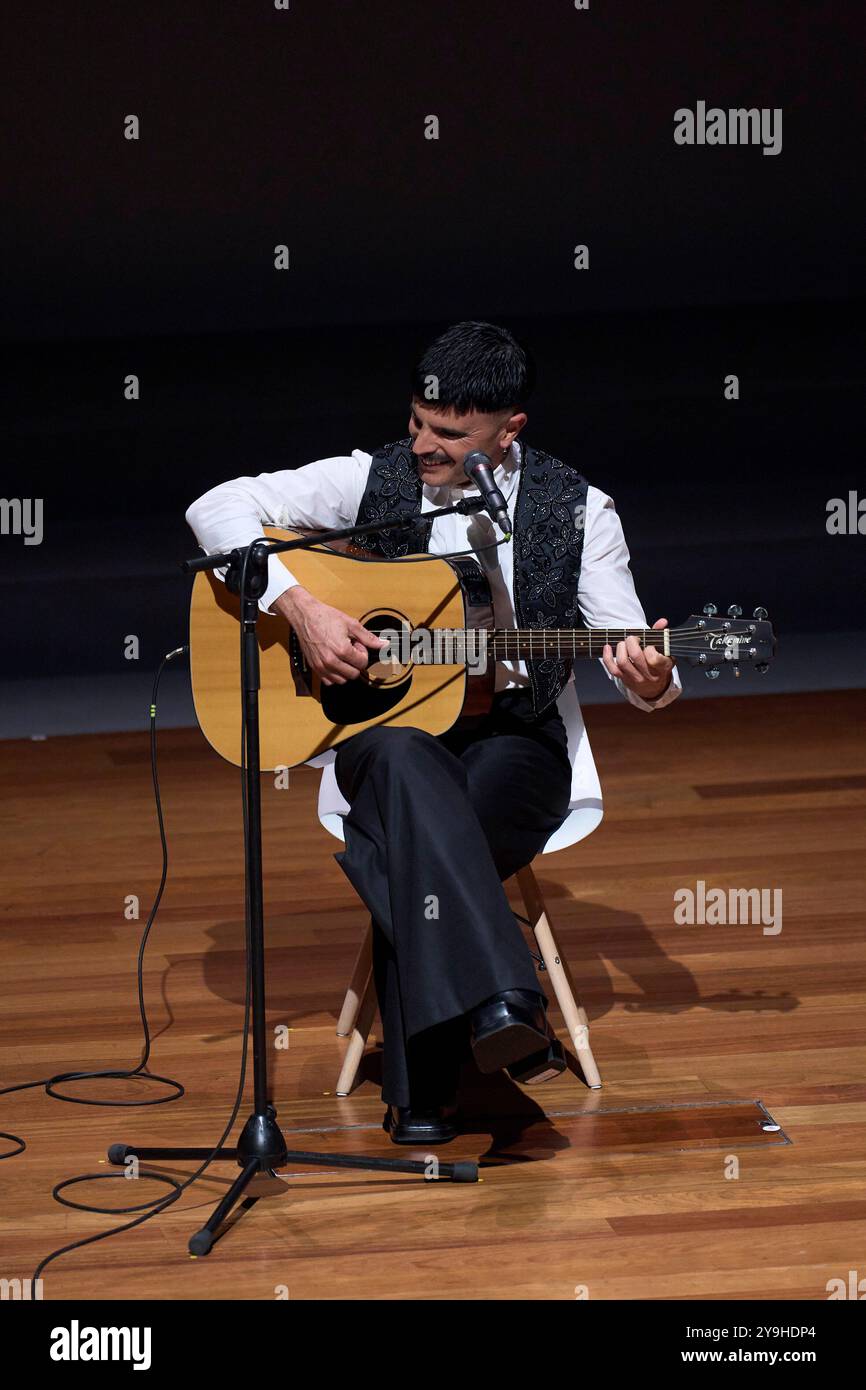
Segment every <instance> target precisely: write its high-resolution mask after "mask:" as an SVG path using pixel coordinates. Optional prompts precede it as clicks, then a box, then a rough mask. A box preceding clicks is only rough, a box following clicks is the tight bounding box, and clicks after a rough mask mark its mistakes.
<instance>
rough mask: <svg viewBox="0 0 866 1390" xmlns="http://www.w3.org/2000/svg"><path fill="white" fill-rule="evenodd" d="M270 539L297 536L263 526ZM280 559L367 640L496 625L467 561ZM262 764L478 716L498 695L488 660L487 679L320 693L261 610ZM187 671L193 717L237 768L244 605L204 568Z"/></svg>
mask: <svg viewBox="0 0 866 1390" xmlns="http://www.w3.org/2000/svg"><path fill="white" fill-rule="evenodd" d="M264 534H265V535H266V536H269V537H272V538H274V539H276V540H292V539H293V538H294V537H295V536H297V535H300V534H301V533H300V532H298V531H281V530H277V529H275V528H273V527H265V528H264ZM279 558H280V560H281V561H282V562H283V563H284V564H285V565H286V567H287V568H288V569H290V570H291V572H292V574H293V575H294V576H295V577H296V578H297V579H298V581H299V582H300V583H301V584H303V586H304V588H306V589H309V591H310V593H312V594H315V596H316V598H318V599H321V600H322V602H324V603H329V604H331V605H332V606H333V607H334V608H339V609H340V610H341V611H342V612H344V613H348V614H349V615H350V616H351V617H353V618H357V619H358V621H359V622H361V623H363V624H364V625H365V626H366V627H369V628H370V629H371V630H372V631H374V632H375V631H378V630H382V629H394V628H397V629H400V628H406V627H407V626H408V629H409V630H414V629H416V628H456V629H465V628H479V627H486V628H492V627H493V605H492V600H491V595H490V588H489V585H488V583H487V580H486V578H485V576H484V573H483V571H482V570H481V568H480V566H479V565H478V564H477V562H476V561H474V560H469V559H461V560H443V559H438V558H435V557H429V556H423V557H422V556H413V555H407V556H404V557H403V558H401V559H397V560H380V559H378V558H374V559H367V558H364V552H362V551H357V550H352V549H346V550H337V549H336V548H334V547H324V546H323V547H322V548H321V549H320V550H293V551H289V552H288V553H282V554H280V556H279ZM258 644H259V660H260V669H261V691H260V698H259V718H260V734H261V767H262V770H263V771H269V770H273V769H274V768H276V767H297V766H298V765H299V764H300V763H304V762H307V761H309V759H310V758H314V757H316V756H317V755H318V754H319V753H324V752H326V751H327V750H328V749H330V748H336V747H337V746H338V745H339V744H341V743H344V742H345V741H346V739H348V738H351V737H352V735H353V734H356V733H360V732H361V730H362V729H369V728H371V727H373V726H375V725H379V724H385V725H388V726H390V727H393V728H405V727H407V726H411V727H413V728H416V729H424V730H425V731H426V732H427V733H430V734H434V735H438V734H443V733H445V732H446V731H447V730H448V729H450V728H452V726H453V725H454V724H456V723H457V722H458V720H468V719H471V718H474V717H476V716H478V715H483V714H484V713H486V711H487V710H488V709H489V708H490V705H491V702H492V699H493V691H494V687H495V679H496V674H495V663H494V662H492V661H491V662H489V663H488V669H486V670H485V671H484V672H483V673H475V672H470V671H469V670H468V669H467V666H466V664H465V663H463V662H461V663H459V664H457V665H444V664H428V665H425V664H415V663H409V664H408V665H402V666H401V665H398V664H383V663H380V662H378V661H377V660H376V656H375V653H373V652H371V658H372V664H371V665H370V666H369V667H368V669H367V670H366V671H362V672H361V673H360V675H359V676H358V677H357V678H356V679H354V680H349V681H347V682H346V683H345V684H344V685H330V686H327V685H322V684H321V682H320V680H319V678H318V677H317V676H315V675H314V674H312V673H311V672H306V669H305V662H304V660H303V654H302V652H301V650H300V644H299V643H298V642H297V639H296V638H295V637H294V635H293V633H292V630H291V628H290V626H289V624H288V623H287V622H286V620H285V618H282V617H278V616H276V615H275V614H271V613H261V612H260V613H259V619H258ZM190 672H191V679H192V693H193V701H194V703H195V712H196V718H197V719H198V722H199V725H200V726H201V729H202V732H203V733H204V735H205V738H206V739H207V740H208V742H209V743H210V744H211V745H212V747H213V748H214V749H215V750H216V752H217V753H219V754H220V756H221V757H223V758H225V759H226V760H227V761H228V762H231V763H234V764H236V765H237V766H240V763H241V710H240V600H239V598H238V597H237V596H236V595H235V594H233V593H231V592H230V591H229V590H228V589H227V588H226V586H225V584H224V583H223V582H222V580H221V579H217V578H215V577H214V575H213V574H212V573H211V572H210V571H201V572H200V573H198V574H197V575H196V578H195V581H194V584H193V590H192V600H191V605H190Z"/></svg>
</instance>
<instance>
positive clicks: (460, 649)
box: [413, 627, 671, 665]
mask: <svg viewBox="0 0 866 1390" xmlns="http://www.w3.org/2000/svg"><path fill="white" fill-rule="evenodd" d="M420 631H422V630H419V635H420ZM670 636H671V633H670V629H669V628H662V629H660V630H659V631H654V630H653V629H652V628H647V627H595V628H549V629H544V628H533V629H529V628H508V627H505V628H503V627H500V628H492V629H485V628H432V629H429V630H428V638H427V640H426V641H424V643H423V644H419V645H418V646H417V647H416V648H415V650H414V651H413V658H414V660H415V661H416V662H419V663H421V664H428V663H430V664H434V665H435V664H438V663H445V664H452V663H454V662H455V661H456V662H461V661H465V660H466V659H467V656H468V655H469V653H479V652H480V651H482V650H483V651H485V652H486V653H487V655H488V657H492V658H493V659H494V660H496V661H519V660H522V659H526V660H528V661H543V660H544V659H545V658H548V657H549V658H552V659H553V660H559V658H560V657H561V658H562V659H563V660H566V659H568V660H569V661H571V660H572V659H573V658H575V657H578V656H589V657H600V656H601V655H602V652H603V651H604V648H605V647H606V646H608V645H610V646H611V647H612V648H613V649H614V650H616V645H617V643H618V642H624V641H625V639H626V638H627V637H636V638H637V639H638V641H639V642H640V644H641V646H642V647H655V648H656V649H657V650H658V651H662V652H665V653H667V652H669V650H670Z"/></svg>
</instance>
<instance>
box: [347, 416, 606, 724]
mask: <svg viewBox="0 0 866 1390" xmlns="http://www.w3.org/2000/svg"><path fill="white" fill-rule="evenodd" d="M587 487H588V483H587V481H586V479H585V478H584V477H583V476H582V474H580V473H578V472H577V470H576V469H575V468H572V467H571V466H570V465H569V464H567V463H563V462H562V460H561V459H558V458H554V457H553V455H552V454H548V453H545V452H544V451H543V450H542V449H533V448H530V447H529V446H528V445H523V459H522V466H521V469H520V482H519V485H518V489H517V498H516V501H515V505H514V518H513V524H514V535H513V537H512V545H513V547H514V586H513V587H514V611H515V616H516V619H517V625H518V627H519V628H522V629H530V630H531V631H533V632H536V631H537V632H543V631H548V630H551V629H552V630H555V629H557V628H575V627H579V626H582V624H581V623H580V620H579V614H578V607H577V586H578V580H579V578H580V562H581V557H582V555H583V539H584V522H585V518H586V493H587ZM422 488H423V484H422V482H421V479H420V477H419V476H418V470H417V468H416V466H415V457H414V455H413V453H412V440H411V439H410V438H407V439H399V440H397V441H396V442H395V443H393V444H386V445H385V446H384V448H382V449H378V450H377V451H376V453H375V454H374V455H373V458H372V461H371V464H370V472H369V475H368V477H367V483H366V487H365V488H364V495H363V497H362V498H361V504H360V506H359V508H358V515H357V516H356V518H355V525H356V526H361V525H365V524H366V523H368V522H371V521H394V520H397V519H398V518H406V519H407V520H408V519H409V518H411V517H415V518H418V521H417V524H416V525H415V527H414V528H411V529H410V528H407V529H406V530H403V531H392V532H383V533H382V534H381V535H373V536H363V535H357V534H356V535H355V536H353V538H352V539H353V540H354V541H355V543H356V544H357V545H359V546H362V547H363V548H364V549H366V550H368V551H371V552H372V553H373V554H374V555H381V556H382V557H383V558H385V559H395V558H396V557H398V556H400V555H416V554H420V553H422V552H424V551H426V550H428V548H429V545H430V530H431V525H432V523H429V522H424V521H423V520H421V519H420V517H421V499H422ZM550 645H551V646H554V645H555V643H553V642H552V643H551V644H550ZM571 666H572V662H571V660H570V659H569V660H559V659H558V658H557V657H553V656H542V657H541V658H539V659H533V660H531V661H527V663H526V669H527V671H528V673H529V680H530V686H531V689H532V703H533V712H534V714H536V715H539V714H541V713H543V711H544V710H545V709H547V707H548V706H549V705H551V704H552V703H553V702H554V700H556V698H557V697H558V696H559V695H560V693H561V692H562V690H563V689H564V687H565V685H566V684H567V682H568V678H569V676H570V674H571Z"/></svg>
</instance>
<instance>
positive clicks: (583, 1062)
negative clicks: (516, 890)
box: [337, 866, 601, 1096]
mask: <svg viewBox="0 0 866 1390" xmlns="http://www.w3.org/2000/svg"><path fill="white" fill-rule="evenodd" d="M515 877H516V878H517V882H518V884H519V885H520V892H521V894H522V896H523V901H524V904H525V905H526V915H527V917H528V918H529V922H530V925H531V926H532V930H533V932H534V933H535V940H536V942H537V943H538V949H539V952H540V953H541V959H542V960H543V961H544V967H545V969H546V971H547V974H548V977H549V979H550V983H551V984H552V985H553V992H554V994H555V995H556V1002H557V1004H558V1005H559V1008H560V1011H561V1013H562V1017H563V1019H564V1020H565V1026H566V1028H567V1029H568V1033H569V1036H570V1038H571V1041H572V1045H573V1047H574V1051H575V1053H576V1054H577V1060H578V1062H579V1063H580V1066H581V1069H582V1071H583V1075H584V1078H585V1080H586V1084H587V1086H588V1087H589V1088H590V1090H593V1091H597V1090H600V1089H601V1076H600V1075H599V1071H598V1067H597V1066H596V1064H595V1058H594V1057H593V1055H592V1049H591V1047H590V1045H589V1022H588V1020H587V1017H586V1011H585V1010H584V1008H583V1007H582V1005H580V1004H579V1003H578V1002H577V1000H576V999H575V997H574V992H573V990H572V984H571V980H570V977H569V974H568V970H567V967H566V965H565V962H564V961H563V959H562V956H561V955H560V951H559V947H558V946H557V944H556V938H555V937H554V935H553V928H552V926H551V924H550V918H549V917H548V915H547V909H546V907H545V904H544V899H543V897H542V895H541V889H540V888H539V886H538V880H537V879H536V877H535V874H534V873H533V871H532V867H531V866H527V867H526V868H525V869H520V870H519V871H518V873H517V874H516V875H515ZM375 1015H376V987H375V984H374V981H373V924H372V922H370V923H369V924H368V926H367V931H366V934H365V936H364V940H363V942H362V943H361V949H360V951H359V952H358V957H357V959H356V961H355V966H354V969H353V970H352V978H351V980H350V981H349V988H348V989H347V990H346V997H345V999H344V1000H343V1007H342V1009H341V1011H340V1018H339V1021H338V1023H337V1036H338V1037H340V1038H348V1039H349V1045H348V1047H347V1048H346V1053H345V1056H344V1058H343V1065H342V1068H341V1070H340V1076H339V1079H338V1081H337V1095H338V1096H347V1095H349V1094H350V1092H351V1090H352V1087H353V1086H354V1084H355V1080H356V1077H357V1075H358V1068H359V1066H360V1065H361V1058H362V1057H363V1055H364V1049H365V1047H366V1045H367V1039H368V1038H369V1036H370V1029H371V1028H372V1026H373V1019H374V1017H375ZM526 1084H527V1085H530V1084H531V1083H529V1082H527V1083H526Z"/></svg>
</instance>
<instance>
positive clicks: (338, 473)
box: [186, 440, 682, 850]
mask: <svg viewBox="0 0 866 1390" xmlns="http://www.w3.org/2000/svg"><path fill="white" fill-rule="evenodd" d="M371 458H372V456H371V455H370V454H367V453H365V452H364V451H363V450H361V449H355V450H353V451H352V453H351V454H350V455H347V456H342V455H341V456H338V457H336V458H326V459H318V460H317V461H316V462H314V463H308V464H306V465H305V466H303V467H301V468H295V469H283V470H281V471H280V472H277V473H260V474H259V475H258V477H255V478H252V477H249V478H236V479H235V480H234V481H233V482H228V483H221V484H219V486H217V487H215V488H211V490H210V492H206V493H204V495H203V496H202V497H200V498H199V499H198V501H196V502H193V504H192V506H191V507H190V508H189V509H188V511H187V513H186V519H187V521H188V522H189V524H190V526H191V527H192V529H193V531H194V532H195V536H196V539H197V540H198V542H199V544H200V545H201V547H202V549H203V550H204V551H205V552H206V553H207V554H213V553H214V552H218V551H229V550H232V549H234V548H235V547H236V546H244V545H249V543H250V541H252V540H255V539H256V537H257V536H260V535H261V533H262V526H278V527H283V528H285V529H287V530H291V529H292V528H293V527H295V526H309V527H317V528H324V527H339V526H351V525H354V523H355V521H356V519H357V515H358V509H359V507H360V505H361V498H362V496H363V493H364V488H365V486H366V483H367V477H368V474H369V469H370V462H371ZM520 467H521V449H520V444H519V442H518V441H516V440H515V442H514V444H513V445H512V447H511V451H510V454H509V455H508V456H507V457H506V459H505V461H504V463H501V464H499V465H498V466H497V468H496V469H495V470H494V478H495V480H496V483H497V486H498V487H499V488H500V490H501V492H502V493H503V494H504V496H505V499H506V502H507V505H508V512H509V515H510V516H511V518H512V522H513V520H514V504H515V499H516V495H517V485H518V482H519V478H520ZM477 491H478V489H477V488H476V487H475V485H474V483H473V484H470V485H469V486H468V487H465V488H452V487H448V486H446V487H431V486H428V485H426V484H425V485H424V486H423V487H422V496H421V510H422V512H425V511H432V510H433V509H434V508H436V507H442V506H447V505H448V504H449V503H450V502H453V501H456V500H458V499H459V498H461V497H467V496H470V495H472V494H475V493H477ZM497 539H500V536H499V532H498V529H497V528H496V527H495V526H494V523H493V522H492V521H491V520H490V518H489V517H488V516H487V515H486V513H478V514H475V515H473V516H462V515H461V514H460V513H458V512H455V513H453V514H452V515H451V516H445V517H440V518H439V519H438V520H437V521H434V522H433V524H432V529H431V533H430V544H429V553H430V554H432V555H436V554H440V555H441V554H445V553H450V552H452V551H463V550H479V549H480V547H482V546H485V545H489V544H490V543H491V542H493V541H495V540H497ZM477 559H478V562H479V564H481V565H482V566H483V568H484V571H485V574H486V576H487V579H488V582H489V584H490V588H491V592H492V596H493V611H494V619H495V623H496V626H497V627H515V626H516V625H517V624H516V621H515V615H514V598H513V588H512V582H513V581H512V575H513V547H512V542H511V540H508V541H505V542H504V543H503V544H501V545H499V546H497V547H496V548H495V549H489V550H480V553H479V554H478V555H477ZM628 562H629V552H628V548H627V546H626V543H625V537H624V536H623V530H622V524H621V522H620V519H619V517H618V516H617V513H616V511H615V509H614V504H613V500H612V499H611V498H610V497H608V496H607V494H606V493H603V492H600V491H599V489H598V488H595V487H590V488H589V489H588V491H587V498H586V517H585V523H584V545H583V558H582V560H581V567H580V579H579V582H578V595H577V597H578V605H579V607H580V611H581V613H582V615H583V619H584V621H585V623H586V625H587V627H647V626H648V623H647V620H646V615H645V614H644V610H643V608H642V607H641V605H640V602H639V600H638V597H637V594H636V592H635V587H634V579H633V578H632V573H631V570H630V569H629V563H628ZM268 568H269V581H268V586H267V588H266V590H265V592H264V593H263V594H262V597H261V598H260V599H259V607H260V608H261V609H262V610H263V611H264V612H268V611H269V610H270V608H271V606H272V605H273V603H274V602H275V601H276V599H278V598H279V596H280V594H282V593H284V592H285V591H286V590H287V589H289V588H291V587H292V586H293V585H294V584H296V583H297V582H298V581H297V580H296V579H294V577H293V576H292V574H291V573H290V571H289V570H288V569H287V568H286V565H285V564H284V563H283V561H282V560H281V558H280V557H279V556H278V555H273V556H271V558H270V560H269V561H268ZM216 572H217V573H220V572H219V571H216ZM220 577H221V578H222V577H223V575H222V574H220ZM600 664H601V667H602V670H603V671H604V672H605V675H606V676H607V677H608V679H614V678H613V677H611V676H610V672H609V671H608V670H607V668H606V666H605V665H604V663H603V662H601V663H600ZM528 683H529V676H528V674H527V670H526V665H525V663H524V662H522V661H517V660H515V659H511V660H508V661H502V662H498V663H497V670H496V689H497V690H504V689H507V688H509V687H512V686H519V685H527V684H528ZM615 683H616V686H617V688H618V689H619V691H620V692H621V693H622V694H623V695H625V696H626V698H627V699H628V700H630V701H631V703H632V704H633V705H637V707H638V708H639V709H643V710H654V709H661V708H663V706H665V705H668V704H670V703H671V701H672V700H675V699H676V698H677V696H678V695H679V694H680V693H681V690H682V687H681V684H680V679H679V676H678V674H677V671H676V668H674V671H673V676H672V679H671V683H670V685H669V686H668V688H667V690H666V691H665V692H664V694H663V695H660V696H659V698H658V699H657V700H654V701H651V702H650V701H647V700H644V699H642V698H641V696H639V695H636V694H635V693H634V692H633V691H631V690H629V689H628V688H627V687H626V686H625V685H623V683H622V681H621V680H620V679H619V678H618V677H616V678H615ZM557 704H558V707H559V712H560V714H561V715H562V718H563V722H564V724H565V728H566V733H567V736H568V751H569V760H570V762H571V768H572V785H571V802H570V807H569V809H570V811H571V812H572V815H571V816H570V817H569V822H568V825H569V830H568V832H567V834H565V835H564V837H563V838H562V839H561V843H562V844H568V843H572V842H573V841H574V840H575V839H579V838H582V837H583V835H585V834H588V833H589V831H590V830H592V829H594V828H595V826H596V825H597V824H598V823H599V821H600V820H601V817H602V798H601V786H600V784H599V780H598V773H597V772H596V768H595V761H594V759H593V756H592V750H591V749H590V746H589V739H588V737H587V734H586V729H585V727H584V723H583V717H582V715H581V711H580V704H579V702H578V699H577V693H576V691H575V688H574V681H573V679H572V680H570V681H569V683H568V685H567V686H566V687H565V689H564V690H563V691H562V693H561V694H560V696H559V699H558V701H557ZM335 756H336V754H335V752H334V751H333V750H332V751H330V752H327V753H322V754H320V755H319V756H318V757H317V758H313V759H311V761H310V766H313V767H323V768H324V773H323V776H322V781H321V785H320V788H319V818H320V820H321V821H322V824H323V825H325V826H326V828H327V829H329V830H331V831H332V833H336V834H341V833H342V831H341V829H340V818H341V817H342V816H343V815H345V814H346V812H347V811H348V809H349V807H348V804H347V802H346V801H345V799H344V798H343V796H342V794H341V792H340V789H339V787H338V786H337V779H336V776H335V774H334V766H333V764H334V758H335ZM562 829H563V831H565V827H563V828H562ZM575 832H576V833H575ZM559 835H560V832H559V831H557V832H556V834H555V835H554V836H552V837H551V839H550V840H549V841H548V844H547V846H546V849H548V850H552V849H556V848H558V847H559V844H557V837H558V836H559Z"/></svg>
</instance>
